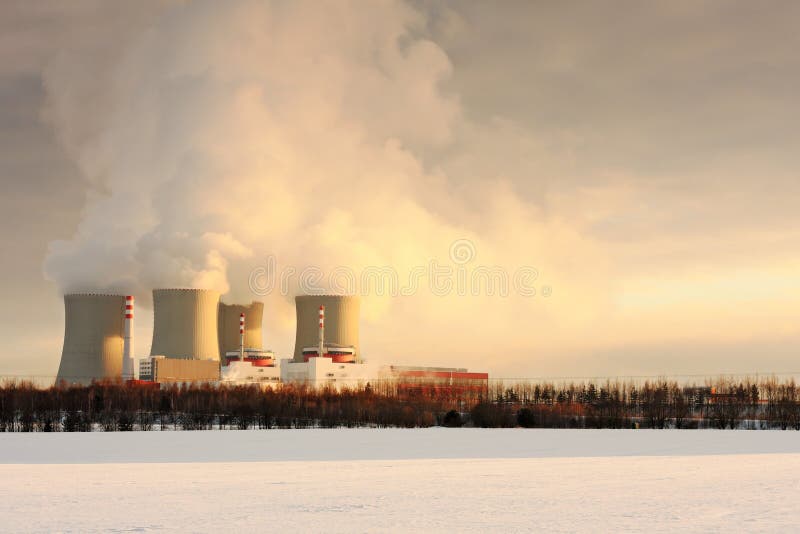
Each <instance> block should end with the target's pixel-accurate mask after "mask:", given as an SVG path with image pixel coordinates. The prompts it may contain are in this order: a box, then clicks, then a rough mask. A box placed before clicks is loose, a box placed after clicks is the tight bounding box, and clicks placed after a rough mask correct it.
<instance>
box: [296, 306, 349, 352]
mask: <svg viewBox="0 0 800 534" xmlns="http://www.w3.org/2000/svg"><path fill="white" fill-rule="evenodd" d="M360 304H361V303H360V301H359V299H358V297H357V296H350V295H299V296H297V297H295V310H296V313H297V329H296V331H295V332H296V333H295V342H294V357H293V358H292V361H294V362H297V363H301V362H304V361H307V360H308V357H307V356H308V354H306V355H305V356H304V354H303V352H304V351H305V352H306V353H308V352H309V350H306V349H313V348H314V347H317V346H319V330H318V328H317V324H318V323H317V320H318V314H319V310H320V306H322V307H323V308H324V310H325V345H326V347H330V348H334V347H335V348H341V349H350V350H349V351H348V352H350V351H352V354H353V355H354V357H355V360H354V361H356V362H358V361H361V353H360V352H359V347H358V321H359V314H360V313H361V306H360Z"/></svg>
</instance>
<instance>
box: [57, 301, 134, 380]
mask: <svg viewBox="0 0 800 534" xmlns="http://www.w3.org/2000/svg"><path fill="white" fill-rule="evenodd" d="M64 318H65V321H64V349H63V351H62V353H61V364H60V365H59V366H58V377H57V379H56V380H57V381H61V380H64V381H65V382H67V383H69V384H88V383H90V382H91V381H92V379H96V380H102V379H105V378H108V379H112V378H120V377H121V376H122V344H123V335H124V322H125V297H124V296H122V295H92V294H86V295H76V294H73V295H64Z"/></svg>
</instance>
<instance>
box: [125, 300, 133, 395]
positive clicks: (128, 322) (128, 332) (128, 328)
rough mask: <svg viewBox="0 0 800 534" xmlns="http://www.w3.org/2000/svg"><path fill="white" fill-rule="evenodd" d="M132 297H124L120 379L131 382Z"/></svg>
mask: <svg viewBox="0 0 800 534" xmlns="http://www.w3.org/2000/svg"><path fill="white" fill-rule="evenodd" d="M134 372H135V371H134V361H133V295H128V296H126V297H125V337H124V338H123V344H122V379H123V380H133V379H134V378H135V376H134Z"/></svg>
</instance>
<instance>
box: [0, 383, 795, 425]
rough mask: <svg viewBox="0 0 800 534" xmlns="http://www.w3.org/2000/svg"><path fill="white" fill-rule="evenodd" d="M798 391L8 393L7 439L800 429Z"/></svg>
mask: <svg viewBox="0 0 800 534" xmlns="http://www.w3.org/2000/svg"><path fill="white" fill-rule="evenodd" d="M799 401H800V389H798V387H797V385H796V384H795V382H794V380H789V381H778V380H776V379H774V378H773V379H768V380H742V381H736V382H734V381H732V380H727V379H719V380H716V381H709V382H707V383H705V384H703V385H681V384H679V383H677V382H674V381H667V380H655V381H645V382H643V383H635V382H624V381H606V382H603V383H594V382H571V383H560V384H557V383H551V382H539V383H534V382H514V383H508V382H500V381H497V382H492V383H491V385H490V386H489V387H488V388H481V389H480V390H479V392H477V393H476V391H474V390H472V391H465V390H464V389H458V388H450V389H448V388H442V387H441V385H437V386H436V387H424V385H420V384H417V387H413V388H409V387H407V386H406V387H399V386H398V385H397V384H393V383H389V382H386V383H375V384H372V385H370V384H367V385H366V386H365V387H360V388H353V389H343V390H341V391H336V390H334V389H313V388H308V387H303V386H292V385H285V386H282V387H279V388H276V389H264V390H262V389H261V388H259V387H257V386H225V385H221V386H214V385H207V384H206V385H180V386H178V385H162V386H161V387H160V388H159V387H152V386H142V385H139V386H126V385H123V384H121V383H95V384H91V385H88V386H65V385H61V386H54V387H50V388H44V389H43V388H37V387H35V386H33V385H32V384H30V383H26V382H8V383H6V384H4V385H2V386H0V431H2V432H86V431H98V430H103V431H127V430H144V431H147V430H203V429H249V428H263V429H268V428H309V427H321V428H333V427H406V428H412V427H429V426H437V425H438V426H476V427H485V428H501V427H526V428H720V429H724V428H754V429H755V428H757V429H784V430H786V429H795V430H800V402H799Z"/></svg>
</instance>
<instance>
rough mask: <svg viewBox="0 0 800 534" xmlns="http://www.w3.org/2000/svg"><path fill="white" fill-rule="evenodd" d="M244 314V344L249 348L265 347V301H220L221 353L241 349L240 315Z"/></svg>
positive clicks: (222, 355)
mask: <svg viewBox="0 0 800 534" xmlns="http://www.w3.org/2000/svg"><path fill="white" fill-rule="evenodd" d="M242 313H243V314H244V346H245V348H248V349H262V348H264V341H263V339H262V338H261V320H262V318H263V317H264V303H263V302H258V301H253V302H252V303H250V304H249V305H247V306H245V305H242V304H225V303H224V302H220V303H219V355H220V359H222V360H223V361H224V357H225V353H226V352H228V351H238V350H239V343H240V339H239V315H241V314H242Z"/></svg>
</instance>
